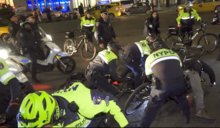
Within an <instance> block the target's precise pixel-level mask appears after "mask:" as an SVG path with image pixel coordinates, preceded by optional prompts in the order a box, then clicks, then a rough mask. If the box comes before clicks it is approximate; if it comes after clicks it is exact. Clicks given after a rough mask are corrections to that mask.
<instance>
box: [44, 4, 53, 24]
mask: <svg viewBox="0 0 220 128" xmlns="http://www.w3.org/2000/svg"><path fill="white" fill-rule="evenodd" d="M44 12H45V13H46V16H47V19H48V21H49V22H51V21H52V19H51V10H50V7H46V8H45V10H44Z"/></svg>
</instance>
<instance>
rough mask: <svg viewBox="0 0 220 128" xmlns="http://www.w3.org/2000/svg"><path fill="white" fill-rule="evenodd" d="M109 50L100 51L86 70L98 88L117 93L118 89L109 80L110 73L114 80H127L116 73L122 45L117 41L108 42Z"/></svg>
mask: <svg viewBox="0 0 220 128" xmlns="http://www.w3.org/2000/svg"><path fill="white" fill-rule="evenodd" d="M107 48H108V49H107V50H103V51H101V52H99V53H98V55H97V56H96V57H95V59H94V60H93V61H91V62H90V63H89V65H88V67H87V69H86V71H85V76H86V79H87V80H88V81H89V82H90V83H91V84H92V85H95V86H96V87H97V88H99V89H101V90H103V91H106V92H109V93H111V94H113V95H116V94H117V93H118V92H117V90H116V89H115V88H114V87H113V86H112V85H111V84H110V83H109V82H108V75H110V77H111V78H112V79H113V80H114V81H119V82H122V81H125V80H126V79H125V78H119V77H118V74H117V73H116V71H117V68H118V65H117V60H118V54H119V52H121V47H120V46H119V45H118V44H117V43H115V42H110V43H108V46H107Z"/></svg>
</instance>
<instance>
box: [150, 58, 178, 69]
mask: <svg viewBox="0 0 220 128" xmlns="http://www.w3.org/2000/svg"><path fill="white" fill-rule="evenodd" d="M171 59H174V60H179V57H177V56H167V57H163V58H159V59H157V60H155V61H154V62H152V63H151V65H150V66H151V68H152V67H153V66H154V65H155V64H157V63H159V62H161V61H164V60H171ZM179 61H180V60H179ZM180 66H182V63H180Z"/></svg>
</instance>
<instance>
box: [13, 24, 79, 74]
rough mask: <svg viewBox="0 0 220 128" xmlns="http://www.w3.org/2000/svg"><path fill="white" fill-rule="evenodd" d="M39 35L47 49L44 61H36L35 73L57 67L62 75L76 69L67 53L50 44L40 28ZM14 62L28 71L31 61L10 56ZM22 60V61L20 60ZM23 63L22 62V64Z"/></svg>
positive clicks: (50, 41)
mask: <svg viewBox="0 0 220 128" xmlns="http://www.w3.org/2000/svg"><path fill="white" fill-rule="evenodd" d="M39 32H40V35H41V36H42V40H41V41H42V43H43V44H44V46H45V48H46V49H47V51H48V52H47V58H46V59H45V60H39V59H38V60H37V71H38V72H45V71H52V70H53V69H54V67H55V64H56V66H57V69H58V70H59V71H60V72H61V73H63V74H69V73H72V72H73V71H74V70H75V68H76V62H75V60H74V59H73V58H72V57H70V55H69V54H68V53H64V52H62V50H61V49H60V47H59V46H57V45H56V44H55V43H53V42H52V37H51V36H50V35H48V34H46V32H44V31H43V29H42V28H40V27H39ZM20 53H21V54H23V51H22V50H20ZM11 57H12V58H14V60H16V62H17V63H19V64H20V65H22V66H23V67H26V68H29V69H30V64H31V61H30V60H29V59H28V58H26V57H24V56H19V57H18V56H17V55H16V57H17V58H15V56H11ZM21 58H22V60H21ZM22 61H24V62H22Z"/></svg>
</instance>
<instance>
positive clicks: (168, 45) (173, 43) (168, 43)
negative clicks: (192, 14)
mask: <svg viewBox="0 0 220 128" xmlns="http://www.w3.org/2000/svg"><path fill="white" fill-rule="evenodd" d="M172 37H177V38H179V36H178V35H169V36H168V37H167V38H166V39H165V42H166V43H165V44H166V46H167V47H168V48H169V49H172V50H175V48H176V45H175V43H181V42H180V41H179V40H178V42H170V41H168V39H170V38H172ZM171 46H173V47H171ZM175 51H176V50H175Z"/></svg>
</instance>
